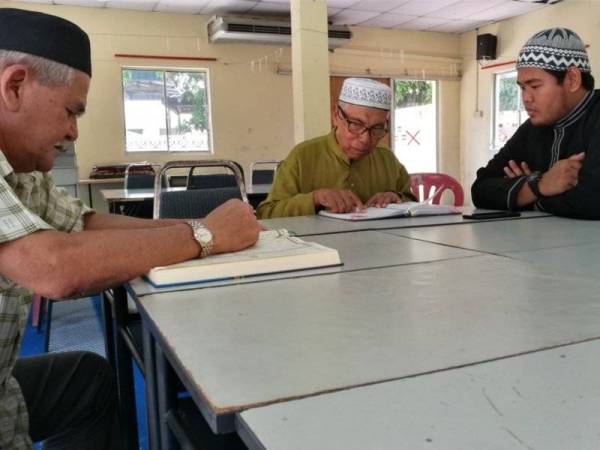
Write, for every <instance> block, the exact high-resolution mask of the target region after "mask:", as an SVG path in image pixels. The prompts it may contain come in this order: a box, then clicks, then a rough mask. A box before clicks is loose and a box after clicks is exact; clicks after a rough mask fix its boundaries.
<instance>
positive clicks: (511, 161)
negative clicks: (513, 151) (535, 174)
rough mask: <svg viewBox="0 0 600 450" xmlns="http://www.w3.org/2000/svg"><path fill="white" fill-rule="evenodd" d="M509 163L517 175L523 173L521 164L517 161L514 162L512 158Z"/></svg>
mask: <svg viewBox="0 0 600 450" xmlns="http://www.w3.org/2000/svg"><path fill="white" fill-rule="evenodd" d="M508 165H509V167H510V169H511V170H512V171H513V173H514V174H515V175H522V174H523V173H522V172H521V168H520V167H519V165H518V164H517V163H516V162H514V161H513V160H512V159H511V160H510V161H509V162H508Z"/></svg>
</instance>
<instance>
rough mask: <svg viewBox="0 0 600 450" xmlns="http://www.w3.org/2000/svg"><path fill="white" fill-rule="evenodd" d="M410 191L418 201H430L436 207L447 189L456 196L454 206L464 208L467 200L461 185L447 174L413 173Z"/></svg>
mask: <svg viewBox="0 0 600 450" xmlns="http://www.w3.org/2000/svg"><path fill="white" fill-rule="evenodd" d="M410 189H411V191H412V193H413V194H414V196H415V197H417V200H418V201H420V202H422V201H426V200H428V201H431V203H433V204H434V205H439V204H440V202H441V200H442V194H443V192H444V191H445V190H447V189H450V190H451V191H452V193H453V194H454V206H462V205H463V203H464V200H465V194H464V191H463V188H462V186H461V185H460V183H459V182H458V181H457V180H456V179H455V178H453V177H451V176H450V175H446V174H445V173H411V174H410Z"/></svg>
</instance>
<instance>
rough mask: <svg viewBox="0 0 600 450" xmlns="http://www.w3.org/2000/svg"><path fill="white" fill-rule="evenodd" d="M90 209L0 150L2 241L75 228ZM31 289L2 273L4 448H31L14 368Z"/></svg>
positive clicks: (0, 413) (0, 429) (0, 416)
mask: <svg viewBox="0 0 600 450" xmlns="http://www.w3.org/2000/svg"><path fill="white" fill-rule="evenodd" d="M88 212H91V210H90V209H89V208H88V207H87V206H85V205H84V204H83V203H82V202H81V201H80V200H78V199H75V198H73V197H71V196H70V195H69V194H68V193H67V192H66V191H65V190H64V189H61V188H57V187H56V186H55V185H54V182H53V181H52V178H51V177H50V176H49V175H48V174H47V173H41V172H30V173H19V174H16V173H14V171H13V168H12V167H11V166H10V164H9V163H8V161H7V160H6V157H5V156H4V154H3V153H2V151H0V244H2V243H5V242H10V241H13V240H15V239H19V238H21V237H24V236H27V235H29V234H31V233H34V232H36V231H39V230H52V229H55V230H59V231H64V232H76V231H81V230H82V229H83V216H84V214H86V213H88ZM30 304H31V293H29V292H28V291H27V290H26V289H24V288H22V287H20V286H17V285H16V284H15V283H13V282H12V281H11V280H9V279H8V278H6V277H5V276H4V275H3V274H0V449H2V450H13V449H14V450H17V449H18V450H21V449H31V448H32V443H31V438H30V437H29V417H28V415H27V407H26V405H25V400H24V398H23V395H22V393H21V389H20V387H19V384H18V383H17V380H15V378H14V377H13V376H12V370H13V367H14V365H15V361H16V359H17V356H18V352H19V346H20V344H21V339H22V337H23V331H24V329H25V325H26V322H27V315H28V312H29V306H30Z"/></svg>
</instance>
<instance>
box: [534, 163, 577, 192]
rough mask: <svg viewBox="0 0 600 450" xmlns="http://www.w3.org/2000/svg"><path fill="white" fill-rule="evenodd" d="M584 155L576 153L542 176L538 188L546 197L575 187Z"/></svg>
mask: <svg viewBox="0 0 600 450" xmlns="http://www.w3.org/2000/svg"><path fill="white" fill-rule="evenodd" d="M584 158H585V153H583V152H581V153H577V154H575V155H573V156H570V157H568V158H567V159H561V160H560V161H557V163H556V164H554V165H553V166H552V167H551V168H550V169H549V170H548V172H546V173H544V175H542V178H541V179H540V182H539V184H538V188H539V190H540V193H541V194H542V195H544V196H546V197H551V196H553V195H558V194H562V193H563V192H565V191H568V190H569V189H572V188H574V187H575V186H577V180H578V178H579V170H580V169H581V166H582V165H583V162H582V161H583V159H584Z"/></svg>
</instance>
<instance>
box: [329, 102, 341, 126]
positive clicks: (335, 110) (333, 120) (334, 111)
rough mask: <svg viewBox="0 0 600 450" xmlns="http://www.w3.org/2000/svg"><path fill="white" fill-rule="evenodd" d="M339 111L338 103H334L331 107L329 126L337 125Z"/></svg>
mask: <svg viewBox="0 0 600 450" xmlns="http://www.w3.org/2000/svg"><path fill="white" fill-rule="evenodd" d="M340 120H341V119H340V113H339V111H338V105H337V104H335V105H334V106H333V108H331V126H332V127H333V128H335V127H337V126H338V124H339V121H340Z"/></svg>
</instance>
